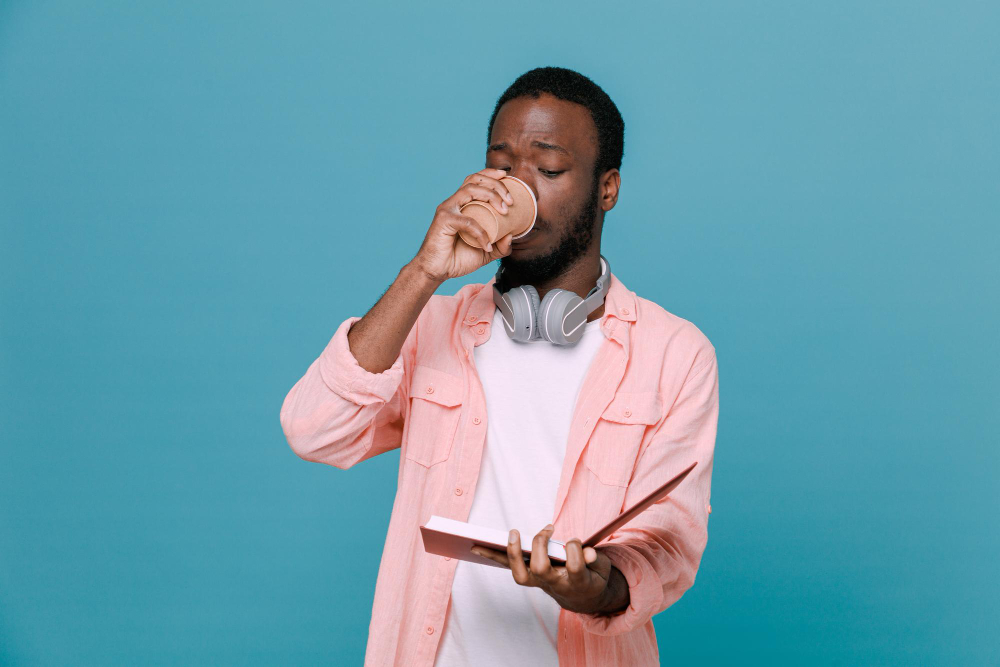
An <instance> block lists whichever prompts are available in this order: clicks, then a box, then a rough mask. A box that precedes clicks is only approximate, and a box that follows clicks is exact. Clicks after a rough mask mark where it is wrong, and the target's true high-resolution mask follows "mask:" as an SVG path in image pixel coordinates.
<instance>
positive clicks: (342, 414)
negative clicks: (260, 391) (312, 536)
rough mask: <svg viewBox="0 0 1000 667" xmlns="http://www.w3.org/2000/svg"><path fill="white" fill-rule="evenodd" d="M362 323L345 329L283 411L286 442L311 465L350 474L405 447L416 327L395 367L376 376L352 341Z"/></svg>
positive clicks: (350, 320)
mask: <svg viewBox="0 0 1000 667" xmlns="http://www.w3.org/2000/svg"><path fill="white" fill-rule="evenodd" d="M360 319H361V318H360V317H350V318H348V319H346V320H344V322H342V323H341V324H340V326H339V327H338V328H337V331H336V333H334V335H333V338H331V339H330V342H329V343H328V344H327V346H326V348H324V350H323V352H322V353H321V354H320V356H319V357H318V358H317V359H316V360H315V361H313V362H312V364H310V366H309V368H308V370H306V372H305V375H303V376H302V377H301V378H300V379H299V380H298V381H297V382H296V383H295V385H294V386H293V387H292V388H291V390H290V391H289V392H288V394H287V395H286V396H285V400H284V402H283V403H282V405H281V412H280V420H281V428H282V431H284V434H285V438H286V440H288V444H289V446H291V448H292V451H294V452H295V453H296V454H297V455H298V456H299V457H301V458H303V459H305V460H307V461H316V462H319V463H326V464H329V465H332V466H336V467H338V468H344V469H346V468H350V467H351V466H352V465H354V464H356V463H358V462H359V461H363V460H365V459H368V458H371V457H372V456H375V455H376V454H380V453H383V452H387V451H389V450H392V449H395V448H397V447H399V446H400V443H401V440H402V429H403V419H404V418H405V406H406V403H407V399H408V396H407V394H408V387H409V383H408V382H407V381H406V380H407V378H408V377H409V374H410V369H411V368H412V367H413V357H414V354H415V348H416V330H417V327H416V325H414V327H413V328H412V329H411V330H410V333H409V334H408V335H407V337H406V340H405V342H404V343H403V347H402V349H401V350H400V353H399V355H398V356H397V357H396V360H395V361H394V362H393V364H392V366H390V367H389V368H387V369H386V370H384V371H382V372H381V373H372V372H370V371H368V370H366V369H365V368H362V367H361V365H360V364H358V361H357V359H355V358H354V354H353V353H352V352H351V348H350V345H349V344H348V340H347V333H348V332H349V331H350V329H351V327H352V326H353V325H354V323H355V322H357V321H358V320H360Z"/></svg>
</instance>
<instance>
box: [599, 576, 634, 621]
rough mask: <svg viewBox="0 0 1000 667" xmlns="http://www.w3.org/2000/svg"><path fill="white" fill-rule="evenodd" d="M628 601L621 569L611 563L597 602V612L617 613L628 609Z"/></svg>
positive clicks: (626, 584) (626, 582) (626, 585)
mask: <svg viewBox="0 0 1000 667" xmlns="http://www.w3.org/2000/svg"><path fill="white" fill-rule="evenodd" d="M629 603H630V600H629V593H628V581H627V580H626V579H625V575H624V574H622V572H621V570H619V569H618V568H616V567H615V566H613V565H612V566H611V572H609V573H608V585H607V586H605V587H604V594H603V595H602V596H601V599H600V600H599V601H598V604H597V613H598V614H617V613H618V612H622V611H625V610H626V609H628V606H629Z"/></svg>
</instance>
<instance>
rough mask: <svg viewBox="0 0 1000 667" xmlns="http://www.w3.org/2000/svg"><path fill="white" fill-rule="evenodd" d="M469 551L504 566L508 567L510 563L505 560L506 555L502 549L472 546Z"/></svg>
mask: <svg viewBox="0 0 1000 667" xmlns="http://www.w3.org/2000/svg"><path fill="white" fill-rule="evenodd" d="M470 551H472V553H474V554H476V555H478V556H482V557H483V558H489V559H490V560H491V561H493V562H495V563H500V564H501V565H503V566H504V567H510V565H509V564H508V562H507V555H506V554H505V553H503V552H502V551H497V550H496V549H487V548H485V547H472V549H470Z"/></svg>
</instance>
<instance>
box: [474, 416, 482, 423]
mask: <svg viewBox="0 0 1000 667" xmlns="http://www.w3.org/2000/svg"><path fill="white" fill-rule="evenodd" d="M481 421H483V420H482V419H480V418H479V417H473V418H472V423H473V424H478V423H479V422H481Z"/></svg>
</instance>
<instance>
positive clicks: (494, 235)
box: [458, 176, 538, 248]
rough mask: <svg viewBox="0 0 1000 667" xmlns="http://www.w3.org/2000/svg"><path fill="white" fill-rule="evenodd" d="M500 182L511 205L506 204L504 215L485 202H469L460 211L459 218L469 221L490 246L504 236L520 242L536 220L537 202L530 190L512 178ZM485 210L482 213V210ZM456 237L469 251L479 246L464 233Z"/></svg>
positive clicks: (517, 179) (521, 182)
mask: <svg viewBox="0 0 1000 667" xmlns="http://www.w3.org/2000/svg"><path fill="white" fill-rule="evenodd" d="M500 182H501V183H503V184H504V185H505V186H507V190H508V191H509V192H510V196H511V199H513V200H514V203H513V204H507V213H501V212H500V211H498V210H497V209H495V208H494V207H493V205H492V204H490V203H489V202H483V201H470V202H469V203H467V204H465V205H463V206H462V208H461V212H462V214H463V215H467V216H469V217H470V218H473V219H474V220H475V221H476V222H477V223H478V224H479V226H480V227H482V228H483V230H484V231H485V232H486V234H487V236H489V239H490V243H496V242H497V241H498V240H500V239H502V238H503V237H504V236H506V235H507V234H513V237H512V238H515V239H516V238H520V237H522V236H524V235H525V234H527V233H528V232H530V231H531V228H532V227H534V226H535V219H536V218H537V217H538V199H537V198H536V197H535V193H534V191H533V190H532V189H531V187H530V186H529V185H528V184H527V183H525V182H524V181H522V180H521V179H519V178H517V177H515V176H504V177H503V178H501V179H500ZM484 209H485V210H484ZM458 235H459V236H460V237H461V238H462V240H463V241H465V242H466V243H467V244H469V245H470V246H472V247H473V248H482V247H483V246H481V245H479V243H478V242H477V241H476V240H475V239H474V238H471V237H468V236H466V234H465V232H464V231H459V233H458Z"/></svg>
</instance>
